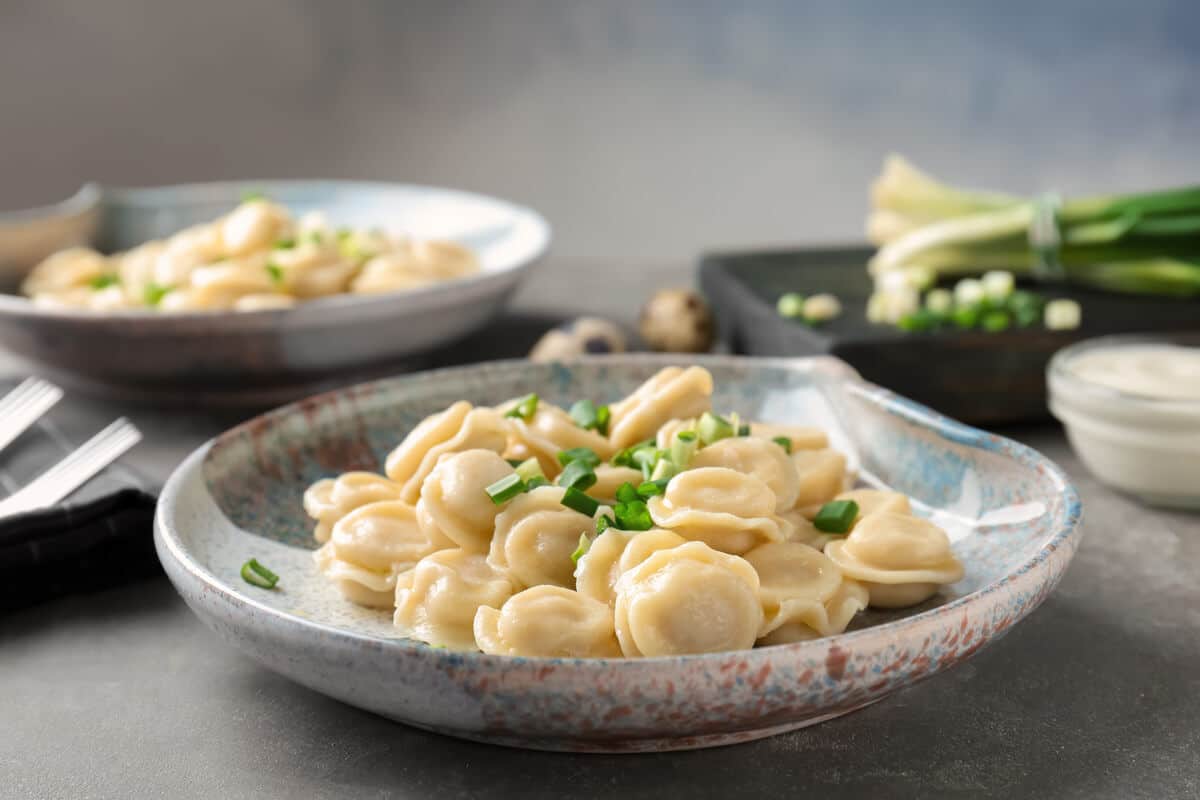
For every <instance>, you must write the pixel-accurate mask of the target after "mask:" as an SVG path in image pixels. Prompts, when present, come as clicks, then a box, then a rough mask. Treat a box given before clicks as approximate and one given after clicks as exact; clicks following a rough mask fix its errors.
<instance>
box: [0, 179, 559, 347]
mask: <svg viewBox="0 0 1200 800" xmlns="http://www.w3.org/2000/svg"><path fill="white" fill-rule="evenodd" d="M272 188H277V189H280V190H287V189H291V190H296V189H312V190H314V191H320V190H341V191H346V190H371V191H380V190H382V191H397V190H399V191H413V192H436V193H438V194H439V195H444V196H449V197H457V198H461V199H470V200H475V201H485V202H487V203H491V204H494V205H496V206H498V207H502V208H506V209H507V210H508V212H509V213H511V214H512V216H513V219H514V221H515V224H516V225H518V226H528V228H529V230H528V232H529V234H531V235H532V237H533V238H532V240H531V247H530V248H529V251H528V252H527V253H525V254H523V255H521V256H520V257H519V258H516V259H514V260H513V261H512V262H511V263H508V264H504V265H502V266H501V267H499V268H497V269H492V270H480V271H479V272H477V273H474V274H472V275H465V276H462V277H459V278H453V279H451V280H447V281H438V282H437V283H433V284H429V285H427V286H418V287H415V288H411V289H405V290H403V291H395V292H382V293H379V294H365V295H362V294H348V293H342V294H336V295H328V296H324V297H317V298H314V299H312V300H308V301H305V302H303V303H299V304H297V305H295V306H291V307H287V308H266V309H257V310H253V311H233V310H231V309H221V310H212V311H206V310H192V311H177V312H171V313H169V314H164V313H162V312H159V311H153V310H148V309H147V310H143V309H120V310H114V311H94V310H91V309H78V308H55V307H46V306H39V305H35V304H34V302H33V301H32V300H31V299H30V298H28V297H25V296H23V295H20V294H10V293H8V292H0V314H9V315H13V316H22V317H32V318H39V319H51V320H57V321H64V322H71V323H75V324H79V325H90V324H103V323H105V322H111V321H118V320H125V321H136V322H138V323H141V324H148V325H152V326H153V325H162V324H168V323H169V322H170V321H180V320H192V321H195V320H203V321H213V320H220V321H225V320H228V319H238V320H245V321H247V322H249V321H250V320H256V321H265V322H266V323H267V324H274V323H275V322H277V321H278V322H279V323H284V322H286V321H287V319H288V318H296V317H299V316H301V315H302V314H307V315H313V314H318V315H319V314H320V312H321V311H323V310H326V309H328V310H330V311H331V312H336V311H338V310H341V309H347V308H350V309H364V310H372V309H374V310H380V309H384V308H387V307H389V306H394V305H396V304H397V301H398V300H399V299H400V298H403V302H405V303H407V304H408V305H412V306H427V305H429V304H430V303H438V302H441V301H445V300H448V299H453V297H452V296H453V295H455V294H457V293H459V292H461V291H463V290H468V291H469V290H470V289H472V288H475V287H484V286H488V285H489V284H496V283H504V282H508V281H512V280H516V279H517V278H518V277H519V276H520V275H522V274H523V273H524V272H526V271H527V270H528V269H529V268H530V267H532V266H533V265H534V264H536V263H537V262H539V261H540V260H541V259H542V258H544V257H545V255H546V253H547V252H548V251H549V249H550V244H551V241H552V238H553V237H552V230H551V227H550V223H549V222H548V221H547V220H546V218H545V217H544V216H542V215H541V214H540V213H538V212H537V211H535V210H534V209H532V208H530V207H529V206H525V205H521V204H519V203H515V202H512V201H511V200H505V199H504V198H502V197H497V196H495V195H488V194H483V193H480V192H471V191H466V190H463V189H455V188H451V187H445V186H434V185H431V184H422V183H406V182H394V183H393V182H389V181H362V180H337V179H312V180H309V179H271V178H266V179H261V180H255V179H246V180H234V181H210V182H195V183H180V184H164V185H160V186H133V187H121V186H98V185H97V184H94V183H87V184H84V186H83V187H81V188H80V189H79V190H78V191H77V192H76V193H75V194H73V195H72V196H71V197H69V198H67V199H66V200H63V201H60V202H59V203H54V204H50V205H45V206H42V207H39V208H36V209H25V210H17V211H8V212H4V213H0V226H3V225H5V224H21V223H29V222H34V221H36V220H37V219H40V218H42V217H44V216H49V215H52V214H55V213H59V214H61V213H65V212H67V211H70V210H72V209H76V207H79V206H84V205H88V204H91V205H92V206H94V207H95V208H96V210H98V211H100V212H103V210H104V207H105V206H106V205H114V206H123V207H150V208H153V207H156V206H160V205H162V203H163V198H164V197H165V196H170V197H171V205H172V206H176V207H186V206H203V205H211V204H213V203H217V202H222V201H227V198H228V195H229V194H230V193H238V192H241V191H245V190H248V189H256V190H262V189H265V190H267V192H270V191H271V190H272ZM176 195H181V196H176ZM392 310H393V311H395V309H394V308H393V309H392Z"/></svg>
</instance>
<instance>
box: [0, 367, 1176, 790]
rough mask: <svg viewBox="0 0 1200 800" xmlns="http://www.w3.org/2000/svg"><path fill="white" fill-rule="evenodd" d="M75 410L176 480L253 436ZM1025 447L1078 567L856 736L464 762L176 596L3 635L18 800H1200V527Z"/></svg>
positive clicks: (1040, 439) (1060, 453)
mask: <svg viewBox="0 0 1200 800" xmlns="http://www.w3.org/2000/svg"><path fill="white" fill-rule="evenodd" d="M485 355H486V354H485ZM14 368H15V367H14V365H12V364H11V363H10V362H6V361H4V360H3V359H2V357H0V375H3V374H4V373H5V372H9V371H12V370H13V369H14ZM67 402H68V403H69V404H70V405H69V406H68V408H69V410H70V419H71V420H72V423H71V424H72V426H73V427H72V432H73V434H74V435H75V436H77V437H80V438H82V437H83V436H85V435H86V434H87V433H89V432H91V431H93V430H95V429H97V428H99V427H100V426H101V425H102V424H104V423H105V422H107V421H108V420H110V419H111V418H112V417H113V416H115V415H116V414H118V413H128V414H129V415H130V416H131V417H132V418H133V419H134V420H135V421H136V422H137V423H138V424H139V425H140V426H141V427H142V428H143V430H144V431H145V432H146V434H147V437H146V441H145V442H144V443H143V444H142V445H141V446H139V447H138V448H137V449H136V450H135V451H134V452H132V453H131V454H130V456H129V461H130V463H131V464H132V465H133V466H134V467H135V468H137V469H140V470H141V471H142V472H143V473H145V474H146V475H149V476H151V477H152V478H154V479H157V480H160V481H161V480H162V479H163V478H165V476H166V475H167V474H168V472H169V471H170V469H171V468H172V467H173V466H174V465H175V463H177V462H178V461H179V459H180V458H182V456H183V455H185V454H186V453H187V452H188V451H189V450H191V449H192V448H193V447H194V446H196V445H198V444H200V443H201V442H203V441H204V440H205V439H207V438H208V437H210V436H211V435H213V434H214V433H217V432H218V431H220V430H221V429H223V428H224V427H227V426H228V425H229V424H232V423H233V422H236V421H237V418H238V415H237V414H234V413H224V414H217V415H211V414H210V415H198V414H194V413H192V414H181V413H178V412H176V413H162V412H149V411H144V410H137V409H133V410H130V409H127V408H121V409H118V408H115V407H112V406H110V405H108V404H106V403H103V402H100V401H95V400H87V399H81V398H76V397H72V398H70V399H69V400H68V401H67ZM1004 432H1005V433H1007V434H1008V435H1010V436H1014V437H1015V438H1017V439H1019V440H1021V441H1024V442H1026V443H1028V444H1030V445H1032V446H1033V447H1035V448H1037V449H1039V450H1041V451H1042V452H1044V453H1046V454H1047V455H1048V456H1050V457H1051V458H1052V459H1054V460H1055V461H1057V462H1058V463H1060V464H1061V465H1063V467H1065V469H1066V470H1067V472H1068V473H1070V475H1071V476H1072V477H1073V479H1074V480H1075V482H1076V485H1077V486H1078V487H1079V490H1080V492H1081V494H1082V496H1083V498H1084V503H1085V518H1086V522H1085V538H1084V542H1083V545H1082V547H1081V549H1080V551H1079V554H1078V556H1077V557H1076V559H1075V562H1074V564H1073V565H1072V567H1071V569H1070V571H1069V572H1068V574H1067V576H1066V578H1065V580H1064V581H1063V583H1062V585H1061V586H1060V587H1059V589H1058V590H1057V592H1055V594H1054V595H1053V596H1052V597H1050V599H1049V600H1047V602H1046V603H1045V605H1044V606H1043V607H1042V608H1041V609H1039V610H1038V611H1037V612H1035V613H1034V614H1033V615H1032V616H1031V617H1030V618H1029V619H1028V620H1026V621H1025V622H1023V623H1022V624H1020V625H1018V626H1016V628H1015V629H1014V630H1013V631H1012V632H1011V633H1010V634H1009V635H1008V636H1006V637H1005V638H1004V639H1003V640H1002V641H1000V642H999V643H997V644H995V645H994V646H992V647H989V648H986V649H985V650H983V651H982V652H980V653H979V654H978V656H976V657H975V658H974V659H972V660H971V661H970V662H968V663H966V664H965V665H962V666H960V667H958V668H957V669H955V670H952V671H951V672H949V673H946V674H943V675H940V676H938V677H936V678H934V679H932V680H929V681H927V682H925V683H923V684H921V685H919V686H916V687H914V688H911V689H909V690H906V691H903V692H900V693H899V694H897V695H896V696H894V697H893V698H891V699H888V700H886V701H884V702H881V703H878V704H876V705H874V706H872V707H869V708H867V709H864V710H862V711H859V712H857V713H855V714H851V715H849V716H847V717H843V718H841V719H837V720H833V721H831V722H827V723H825V724H823V725H819V726H816V727H814V728H809V729H807V730H802V731H799V732H796V733H792V734H787V735H783V736H778V737H775V738H772V739H768V740H765V741H761V742H756V743H751V744H745V745H739V746H735V747H728V748H722V749H716V750H706V751H697V752H686V753H665V754H656V755H640V756H584V755H562V754H548V753H536V752H524V751H519V750H508V749H503V748H498V747H492V746H487V745H481V744H473V743H468V742H461V741H457V740H454V739H449V738H444V737H441V736H437V735H434V734H430V733H425V732H422V731H418V730H414V729H410V728H406V727H403V726H401V725H397V724H395V723H392V722H389V721H387V720H384V719H382V718H379V717H375V716H372V715H371V714H367V713H365V712H362V711H358V710H356V709H354V708H350V707H348V706H345V705H342V704H340V703H337V702H335V701H333V700H330V699H327V698H325V697H323V696H322V695H319V694H316V693H314V692H312V691H309V690H307V689H304V688H302V687H300V686H298V685H295V684H292V683H290V682H289V681H287V680H285V679H284V678H282V677H279V676H277V675H275V674H273V673H271V672H268V671H267V670H265V669H263V668H261V667H259V666H257V665H256V664H254V663H252V662H251V661H250V660H249V659H247V658H245V657H243V656H242V655H240V654H239V653H238V652H236V651H234V650H233V649H231V648H229V647H227V646H226V645H224V644H223V643H221V642H219V641H218V640H217V639H216V637H215V636H214V635H213V634H211V633H210V632H209V631H208V630H207V629H205V628H204V627H203V626H202V625H201V624H200V622H199V621H198V620H197V619H196V618H195V617H194V616H192V614H191V613H190V612H189V611H188V609H187V608H186V607H185V606H184V604H183V602H182V601H181V600H180V599H179V598H178V597H177V596H176V595H175V593H174V592H173V591H172V589H171V587H170V585H169V584H168V583H167V581H166V579H165V578H159V579H155V580H150V581H146V582H143V583H139V584H135V585H130V586H127V587H123V588H119V589H113V590H109V591H106V592H103V593H100V594H95V595H88V596H77V597H70V598H66V599H62V600H58V601H54V602H51V603H48V604H45V605H41V606H38V607H35V608H32V609H28V610H26V611H21V612H17V613H14V614H10V615H8V616H4V617H0V797H3V798H7V797H14V798H23V797H36V798H160V797H170V798H193V797H195V798H201V797H205V798H208V797H219V798H241V797H296V798H326V797H330V798H332V797H347V796H366V797H405V798H409V797H411V798H425V797H552V798H565V797H603V796H615V797H622V798H635V797H675V796H681V797H742V796H745V797H860V796H867V797H873V798H887V797H1004V798H1013V797H1079V798H1091V797H1113V798H1141V797H1146V798H1175V797H1198V796H1200V518H1198V517H1195V516H1189V515H1185V514H1177V513H1169V512H1161V511H1153V510H1148V509H1146V508H1144V507H1142V506H1140V505H1139V504H1138V503H1137V502H1135V501H1133V500H1131V499H1129V498H1126V497H1123V496H1121V495H1118V494H1116V493H1114V492H1112V491H1109V490H1107V489H1105V488H1104V487H1102V486H1100V485H1099V484H1097V483H1096V481H1095V480H1094V479H1092V478H1091V477H1090V476H1089V475H1088V474H1087V472H1086V471H1085V470H1084V469H1083V468H1082V467H1081V466H1080V464H1079V462H1078V461H1077V460H1076V459H1075V457H1074V455H1073V454H1072V453H1071V451H1070V449H1069V448H1068V446H1067V444H1066V441H1065V439H1064V437H1063V435H1062V433H1061V431H1060V430H1059V429H1058V428H1056V427H1054V426H1050V425H1045V426H1037V427H1021V428H1016V429H1012V430H1007V431H1004Z"/></svg>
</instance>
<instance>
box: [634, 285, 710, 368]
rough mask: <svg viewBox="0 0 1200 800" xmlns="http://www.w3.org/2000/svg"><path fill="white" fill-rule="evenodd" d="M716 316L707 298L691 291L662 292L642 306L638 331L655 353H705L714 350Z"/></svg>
mask: <svg viewBox="0 0 1200 800" xmlns="http://www.w3.org/2000/svg"><path fill="white" fill-rule="evenodd" d="M713 329H714V325H713V316H712V312H711V311H710V310H709V308H708V303H706V302H704V298H702V297H701V296H700V295H698V294H697V293H696V292H693V291H692V290H690V289H663V290H661V291H658V292H655V293H654V296H653V297H651V298H650V300H649V301H648V302H647V303H646V305H644V306H643V307H642V313H641V316H640V317H639V318H638V332H639V333H640V334H641V336H642V339H644V340H645V342H646V344H648V345H649V346H650V347H651V348H652V349H654V350H661V351H664V352H669V353H703V352H705V351H707V350H708V349H709V348H710V347H712V343H713V333H714V330H713Z"/></svg>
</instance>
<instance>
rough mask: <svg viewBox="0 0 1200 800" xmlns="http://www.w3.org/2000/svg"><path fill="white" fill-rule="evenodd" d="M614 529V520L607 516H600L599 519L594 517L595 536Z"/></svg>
mask: <svg viewBox="0 0 1200 800" xmlns="http://www.w3.org/2000/svg"><path fill="white" fill-rule="evenodd" d="M615 527H617V523H616V520H614V519H613V518H612V517H610V516H609V515H608V514H602V515H600V516H599V517H596V535H600V534H601V533H604V532H605V531H606V530H608V529H609V528H615Z"/></svg>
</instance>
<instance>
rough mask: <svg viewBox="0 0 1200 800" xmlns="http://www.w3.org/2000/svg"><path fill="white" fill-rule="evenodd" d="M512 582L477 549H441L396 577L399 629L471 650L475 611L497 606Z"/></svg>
mask: <svg viewBox="0 0 1200 800" xmlns="http://www.w3.org/2000/svg"><path fill="white" fill-rule="evenodd" d="M512 593H513V586H512V584H511V583H509V581H508V578H506V577H505V576H504V575H502V574H501V573H499V572H497V571H496V570H494V569H492V568H491V567H490V566H489V565H488V563H487V559H485V558H484V557H483V555H481V554H479V553H469V552H467V551H466V550H461V549H454V550H441V551H438V552H436V553H433V554H432V555H428V556H426V557H425V558H423V559H421V560H420V561H418V562H417V564H416V566H415V567H413V568H412V569H410V570H408V571H407V572H405V573H403V574H401V575H400V576H399V577H398V578H397V579H396V613H395V616H394V617H393V620H394V621H395V624H396V627H397V628H398V629H399V631H400V632H401V633H402V634H403V635H405V636H407V637H409V638H411V639H416V640H417V641H421V642H425V643H427V644H431V645H436V646H438V647H446V648H449V649H451V650H474V649H476V646H475V612H476V611H478V610H479V608H480V607H481V606H491V607H492V608H499V607H500V606H502V605H504V601H506V600H507V599H508V598H509V597H511V596H512Z"/></svg>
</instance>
